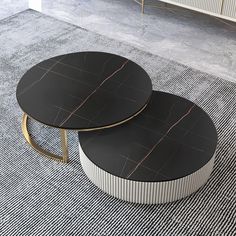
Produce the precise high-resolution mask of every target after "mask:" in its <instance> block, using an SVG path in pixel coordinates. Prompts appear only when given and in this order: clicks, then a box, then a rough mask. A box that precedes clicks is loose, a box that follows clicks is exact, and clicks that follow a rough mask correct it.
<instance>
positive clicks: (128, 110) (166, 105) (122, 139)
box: [16, 52, 217, 204]
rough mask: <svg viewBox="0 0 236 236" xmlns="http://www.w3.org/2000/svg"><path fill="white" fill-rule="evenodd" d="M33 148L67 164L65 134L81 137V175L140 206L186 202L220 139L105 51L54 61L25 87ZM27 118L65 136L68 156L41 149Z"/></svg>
mask: <svg viewBox="0 0 236 236" xmlns="http://www.w3.org/2000/svg"><path fill="white" fill-rule="evenodd" d="M16 96H17V100H18V103H19V105H20V107H21V109H22V110H23V112H24V115H23V121H22V130H23V134H24V136H25V139H26V140H27V142H28V143H29V144H30V145H31V146H32V147H33V148H34V149H36V150H37V151H39V152H40V153H41V154H42V155H45V156H47V157H50V158H52V159H54V160H57V161H61V162H64V163H66V162H68V145H70V143H68V144H67V130H77V131H78V135H79V139H78V142H79V153H80V162H81V165H82V168H83V170H84V172H85V173H86V175H87V176H88V178H89V179H90V180H91V181H92V182H93V183H94V184H95V185H96V186H97V187H99V188H100V189H102V190H103V191H105V192H106V193H108V194H110V195H112V196H114V197H117V198H119V199H122V200H126V201H130V202H134V203H146V204H156V203H165V202H171V201H175V200H178V199H181V198H183V197H185V196H188V195H189V194H191V193H193V192H195V191H197V190H198V189H199V188H200V187H201V186H202V185H203V184H204V183H206V181H207V180H208V178H209V176H210V174H211V171H212V169H213V165H214V158H215V150H216V146H217V132H216V129H215V126H214V124H213V122H212V120H211V119H210V117H209V116H208V115H207V114H206V113H205V112H204V111H203V110H202V109H201V108H200V107H198V106H197V105H196V104H194V103H192V102H191V101H188V100H186V99H184V98H181V97H179V96H176V95H173V94H169V93H165V92H160V91H153V90H152V83H151V79H150V78H149V76H148V74H147V73H146V72H145V70H144V69H142V67H140V66H139V65H137V64H136V63H134V62H132V61H131V60H129V59H127V58H124V57H121V56H118V55H114V54H109V53H104V52H78V53H72V54H66V55H61V56H57V57H54V58H50V59H48V60H45V61H43V62H40V63H39V64H37V65H35V66H34V67H32V68H31V69H30V70H28V71H27V72H26V73H25V74H24V76H23V77H22V79H21V80H20V82H19V84H18V86H17V91H16ZM28 118H30V119H33V120H35V121H38V122H40V123H42V124H44V125H47V126H50V127H55V128H57V129H60V135H61V146H62V156H58V155H55V154H53V153H50V152H49V151H46V150H44V149H43V148H42V147H40V146H39V145H38V144H37V143H36V142H35V141H34V140H33V139H32V138H31V135H30V134H29V132H28V129H27V121H28Z"/></svg>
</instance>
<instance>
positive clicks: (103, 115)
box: [16, 52, 152, 162]
mask: <svg viewBox="0 0 236 236" xmlns="http://www.w3.org/2000/svg"><path fill="white" fill-rule="evenodd" d="M151 94H152V84H151V80H150V78H149V76H148V74H147V73H146V72H145V70H144V69H142V68H141V67H140V66H139V65H137V64H136V63H134V62H132V61H131V60H129V59H127V58H124V57H121V56H118V55H114V54H110V53H105V52H78V53H71V54H66V55H61V56H57V57H54V58H50V59H48V60H45V61H43V62H40V63H39V64H37V65H35V66H33V67H32V68H31V69H30V70H29V71H27V72H26V73H25V74H24V76H23V77H22V79H21V80H20V82H19V84H18V86H17V90H16V97H17V101H18V103H19V105H20V107H21V109H22V110H23V112H24V115H23V120H22V131H23V134H24V137H25V139H26V140H27V142H28V143H29V144H30V145H31V146H32V147H33V148H34V149H36V150H37V151H39V152H40V153H41V154H43V155H46V156H47V157H49V158H52V159H55V160H57V161H62V162H67V161H68V147H67V132H66V130H79V131H91V130H98V129H105V128H110V127H113V126H116V125H119V124H122V123H124V122H126V121H128V120H130V119H132V118H133V117H135V116H136V115H137V114H139V113H140V112H141V111H142V110H143V109H144V108H145V107H146V105H147V104H148V101H149V99H150V97H151ZM29 117H30V118H32V119H33V120H36V121H38V122H40V123H42V124H45V125H47V126H50V127H55V128H58V129H60V134H61V145H62V153H63V155H62V156H58V155H55V154H53V153H51V152H48V151H46V150H44V149H43V148H41V147H40V146H39V145H38V144H37V143H36V142H35V141H34V140H33V139H32V138H31V137H30V134H29V132H28V128H27V121H28V118H29Z"/></svg>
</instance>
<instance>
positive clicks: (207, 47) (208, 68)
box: [0, 0, 236, 82]
mask: <svg viewBox="0 0 236 236" xmlns="http://www.w3.org/2000/svg"><path fill="white" fill-rule="evenodd" d="M3 1H5V2H7V1H10V0H3ZM15 1H16V0H15ZM38 1H40V0H38ZM10 2H13V1H10ZM155 2H157V1H156V0H155ZM41 4H42V12H43V13H45V14H47V15H50V16H53V17H55V18H58V19H60V20H64V21H66V22H69V23H72V24H76V25H78V26H80V27H83V28H86V29H88V30H92V31H95V32H97V33H100V34H103V35H106V36H108V37H110V38H114V39H116V40H120V41H125V42H128V43H130V44H132V45H134V46H136V47H138V48H140V49H142V50H145V51H149V52H151V53H154V54H157V55H159V56H162V57H165V58H168V59H172V60H175V61H178V62H180V63H183V64H185V65H188V66H191V67H193V68H195V69H199V70H201V71H205V72H208V73H210V74H213V75H216V76H219V77H221V78H223V79H226V80H229V81H234V82H236V23H233V22H228V21H224V20H220V19H217V18H215V17H211V16H207V15H203V14H200V13H197V12H193V11H189V10H186V9H183V8H178V7H174V6H170V5H167V8H166V7H165V5H164V4H163V3H160V7H161V9H157V8H156V9H154V8H150V7H146V10H145V14H144V15H142V14H141V13H140V6H139V5H138V4H136V3H135V2H133V1H132V0H125V1H124V0H80V1H78V0H53V1H52V0H41ZM5 5H6V4H5ZM0 13H1V12H0ZM0 16H1V14H0Z"/></svg>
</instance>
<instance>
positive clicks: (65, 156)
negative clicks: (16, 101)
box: [21, 113, 68, 163]
mask: <svg viewBox="0 0 236 236" xmlns="http://www.w3.org/2000/svg"><path fill="white" fill-rule="evenodd" d="M27 124H28V115H27V114H26V113H24V114H23V119H22V126H21V127H22V132H23V135H24V137H25V139H26V141H27V142H28V143H29V145H30V146H31V147H32V148H33V149H35V150H36V151H38V152H39V153H40V154H42V155H44V156H46V157H48V158H50V159H52V160H55V161H59V162H63V163H67V162H68V146H67V131H66V130H65V129H60V134H61V147H62V153H63V155H62V156H59V155H56V154H53V153H51V152H49V151H47V150H45V149H43V148H41V147H40V146H39V145H38V144H37V143H36V142H35V141H34V140H33V139H32V138H31V137H30V134H29V132H28V128H27Z"/></svg>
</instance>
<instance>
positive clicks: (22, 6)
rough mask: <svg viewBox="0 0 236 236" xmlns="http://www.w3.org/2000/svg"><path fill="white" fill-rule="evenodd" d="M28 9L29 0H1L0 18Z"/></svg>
mask: <svg viewBox="0 0 236 236" xmlns="http://www.w3.org/2000/svg"><path fill="white" fill-rule="evenodd" d="M26 9H28V0H0V20H1V19H4V18H6V17H9V16H11V15H14V14H16V13H18V12H21V11H24V10H26Z"/></svg>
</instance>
